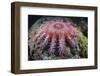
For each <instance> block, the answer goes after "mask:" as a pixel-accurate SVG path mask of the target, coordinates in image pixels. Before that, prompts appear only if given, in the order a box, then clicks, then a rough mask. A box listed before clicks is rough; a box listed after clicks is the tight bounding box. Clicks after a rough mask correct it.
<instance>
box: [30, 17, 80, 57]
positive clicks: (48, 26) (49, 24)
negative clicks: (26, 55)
mask: <svg viewBox="0 0 100 76" xmlns="http://www.w3.org/2000/svg"><path fill="white" fill-rule="evenodd" d="M34 26H38V27H39V28H38V29H37V30H36V32H35V33H34V28H33V27H34ZM33 27H32V28H31V30H30V34H29V47H30V53H31V54H32V52H34V51H36V50H39V53H42V52H44V51H47V52H48V54H49V55H58V56H61V57H63V56H64V55H68V54H71V51H70V49H69V48H68V47H70V48H79V47H78V42H77V37H78V33H77V30H76V28H75V27H74V26H73V24H72V22H71V21H70V19H68V18H64V17H43V18H40V19H39V20H38V21H36V23H35V24H34V25H33ZM67 48H68V49H67ZM65 50H66V52H65ZM75 55H78V56H79V49H77V50H76V51H75Z"/></svg>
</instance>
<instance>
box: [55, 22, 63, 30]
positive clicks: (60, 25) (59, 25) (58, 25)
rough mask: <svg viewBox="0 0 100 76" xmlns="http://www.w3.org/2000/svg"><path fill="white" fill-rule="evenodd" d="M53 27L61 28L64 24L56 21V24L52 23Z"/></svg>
mask: <svg viewBox="0 0 100 76" xmlns="http://www.w3.org/2000/svg"><path fill="white" fill-rule="evenodd" d="M53 27H54V28H55V29H62V28H63V27H64V25H63V24H60V23H56V24H54V25H53Z"/></svg>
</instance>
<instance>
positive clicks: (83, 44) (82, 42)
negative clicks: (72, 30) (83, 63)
mask: <svg viewBox="0 0 100 76" xmlns="http://www.w3.org/2000/svg"><path fill="white" fill-rule="evenodd" d="M78 33H79V36H78V45H79V48H80V50H81V51H80V56H81V57H82V58H87V52H88V51H87V49H88V48H87V47H88V39H87V37H86V36H84V35H83V33H82V32H80V31H78Z"/></svg>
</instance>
